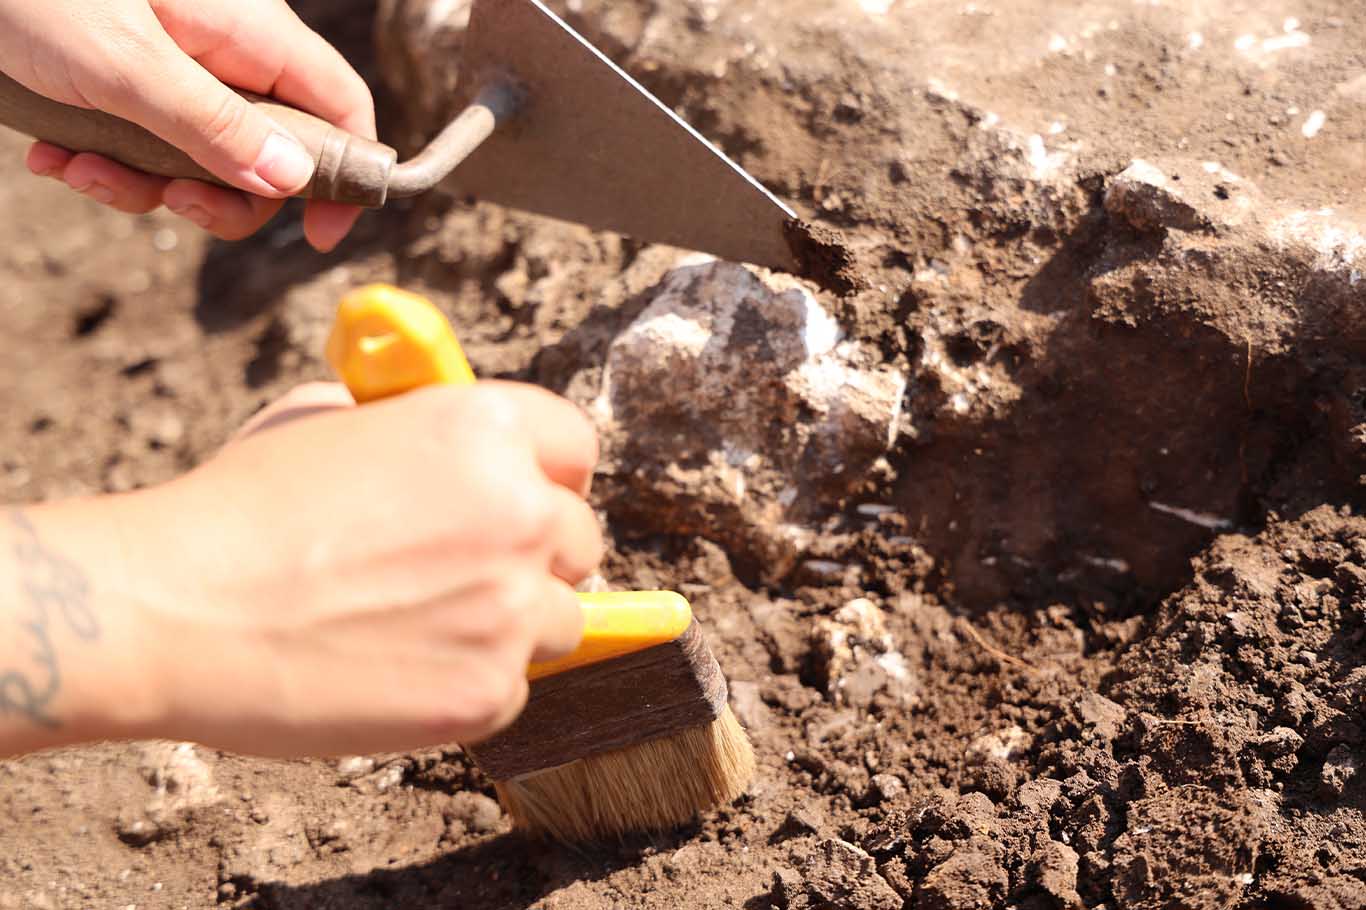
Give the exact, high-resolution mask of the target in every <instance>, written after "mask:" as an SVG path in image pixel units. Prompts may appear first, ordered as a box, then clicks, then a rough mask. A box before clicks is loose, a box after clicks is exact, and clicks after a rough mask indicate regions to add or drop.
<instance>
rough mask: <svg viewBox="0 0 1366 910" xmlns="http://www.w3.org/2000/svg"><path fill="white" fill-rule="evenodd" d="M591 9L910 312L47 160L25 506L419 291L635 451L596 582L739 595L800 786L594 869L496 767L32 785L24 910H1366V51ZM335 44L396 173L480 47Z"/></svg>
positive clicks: (1195, 12)
mask: <svg viewBox="0 0 1366 910" xmlns="http://www.w3.org/2000/svg"><path fill="white" fill-rule="evenodd" d="M550 5H551V6H553V7H554V8H555V9H557V10H558V11H559V12H560V13H562V14H564V15H565V16H566V17H567V18H568V19H569V21H570V22H571V23H572V24H573V25H574V26H575V27H576V28H578V29H580V30H581V31H582V32H583V33H584V34H585V35H587V36H588V37H589V38H590V39H591V40H593V41H594V42H595V43H596V44H598V45H599V46H600V47H601V48H602V49H603V50H604V51H605V52H606V53H607V54H609V55H610V56H611V57H612V58H613V59H614V60H616V61H617V62H618V63H620V64H621V65H622V66H623V67H625V68H626V69H627V70H628V71H629V72H631V73H632V74H634V75H635V76H636V77H637V78H639V79H640V80H641V81H642V82H643V83H644V84H645V85H647V86H648V87H649V88H650V89H651V90H652V91H654V92H655V93H656V94H657V95H658V96H659V97H660V98H661V99H662V100H663V101H664V102H665V103H667V104H669V105H670V106H672V107H674V108H675V109H676V110H677V111H679V112H680V113H681V114H682V115H683V116H685V117H686V118H687V119H688V120H689V121H690V122H692V123H694V124H695V125H696V126H697V127H698V129H699V130H701V131H702V132H703V133H704V134H705V135H706V136H708V137H709V138H710V139H712V140H713V141H714V142H716V143H717V144H718V145H719V146H720V147H722V148H723V149H724V150H725V151H727V152H728V153H729V154H730V155H732V156H733V157H734V158H735V159H736V160H737V161H738V162H739V163H741V164H742V165H743V166H744V167H746V168H747V169H749V170H750V171H751V172H752V173H753V174H754V175H755V176H756V177H758V178H759V179H760V180H762V181H763V182H764V183H766V184H767V185H768V186H769V187H771V188H772V189H773V190H774V191H775V192H776V193H777V194H778V195H780V196H781V197H783V198H784V199H786V200H789V201H790V202H791V204H792V205H793V206H794V208H796V209H797V210H798V211H799V213H800V214H801V215H802V216H803V217H804V218H807V219H809V220H811V221H813V222H815V223H817V224H819V225H822V226H824V227H828V228H832V229H836V230H839V231H841V232H843V233H844V235H845V236H846V237H847V238H848V240H849V242H850V245H851V246H852V248H853V249H854V251H855V253H856V256H857V260H858V267H859V271H860V273H861V275H862V277H863V278H864V287H863V288H862V289H861V290H860V291H858V292H857V293H855V294H853V295H850V296H847V297H837V296H833V295H831V294H828V293H824V292H819V291H817V290H816V289H814V288H811V287H807V286H804V285H802V284H800V283H799V282H796V281H794V280H792V279H789V278H785V277H783V276H774V275H770V274H764V273H757V272H754V271H752V270H748V269H744V268H741V267H739V266H734V265H727V264H721V263H713V262H706V261H704V260H701V259H698V258H697V257H695V256H689V255H688V254H687V253H686V252H685V251H678V250H671V249H666V248H662V247H658V246H650V245H647V244H644V243H641V242H637V241H634V240H630V239H625V238H621V237H618V236H614V235H610V234H595V233H591V232H589V231H587V230H585V229H582V228H577V227H573V226H568V225H564V224H560V223H555V222H550V221H547V220H543V219H539V218H536V217H534V216H529V215H524V214H519V213H513V212H509V211H505V210H501V209H498V208H496V207H493V206H490V205H486V204H481V203H478V202H477V201H476V200H471V199H467V198H460V197H457V196H456V195H454V194H452V193H435V194H432V195H431V196H429V197H426V198H423V199H421V200H418V201H416V202H414V203H411V204H403V205H396V206H393V207H391V208H390V209H388V210H386V211H384V212H382V213H377V214H374V215H371V216H369V217H368V218H367V219H366V220H365V221H364V222H363V224H362V226H361V228H360V229H359V230H358V232H357V234H356V235H355V236H354V237H353V238H352V239H351V240H349V241H348V242H347V244H346V245H344V246H343V248H342V249H340V250H339V251H338V252H337V253H335V254H333V255H331V256H327V257H320V256H316V255H314V254H312V253H310V252H308V251H307V249H306V246H305V244H304V242H303V240H302V236H301V233H300V231H299V229H298V227H297V221H296V220H295V213H293V212H291V213H290V216H289V217H286V218H281V219H280V220H279V221H278V222H277V223H275V224H274V225H272V226H271V227H270V229H269V230H268V231H267V232H265V233H264V234H263V235H262V236H260V237H258V238H256V239H254V240H252V241H250V242H247V243H244V244H239V245H226V244H219V243H214V242H210V241H208V240H207V239H206V238H205V237H203V236H202V235H199V234H197V233H195V232H194V231H193V230H191V229H187V228H186V227H185V226H184V225H183V224H181V223H178V222H175V221H173V220H172V219H171V218H170V217H169V216H166V215H161V214H157V215H151V216H147V217H143V218H137V219H129V218H125V217H123V216H117V215H113V214H109V213H105V212H102V211H99V210H97V209H95V208H94V207H92V206H90V205H89V204H87V203H86V202H85V201H84V200H81V199H79V198H76V197H70V196H67V195H66V194H64V193H62V192H59V191H58V190H57V189H55V188H53V187H49V186H47V185H45V184H42V183H40V182H38V181H35V180H30V179H28V178H27V177H26V176H25V175H24V172H23V169H22V162H21V154H20V153H21V150H22V147H23V143H22V141H21V140H20V139H18V138H17V137H13V136H9V135H6V136H5V137H4V138H3V142H0V144H2V145H3V152H4V154H3V155H0V168H2V169H3V173H4V176H5V177H7V178H8V179H6V180H5V181H4V182H3V184H0V193H3V195H4V200H5V205H4V211H5V213H6V216H7V217H5V218H4V219H0V232H3V233H0V240H3V242H0V274H2V275H3V285H2V287H3V292H0V324H3V325H4V327H5V332H4V336H3V342H0V344H3V356H2V357H0V400H2V401H3V402H4V407H3V408H0V434H2V435H3V439H4V445H3V447H0V495H3V497H4V499H5V500H6V501H8V502H30V501H36V500H41V499H49V498H56V497H62V496H69V495H74V494H78V493H88V492H93V491H100V490H124V489H130V488H133V487H136V486H140V485H146V484H155V483H158V482H161V481H164V480H166V479H168V478H170V477H172V476H175V475H176V474H178V473H180V472H182V471H184V470H186V469H187V468H189V467H191V466H193V465H194V464H196V463H198V462H199V461H201V460H202V459H204V458H206V457H209V456H211V455H212V454H213V452H214V451H215V450H216V449H217V448H218V447H219V446H221V445H222V443H223V442H224V440H225V439H226V438H227V437H228V435H229V434H230V433H231V432H232V431H233V429H234V428H235V427H236V426H238V425H239V424H240V423H241V422H242V421H243V420H245V419H246V418H247V417H248V416H250V415H251V414H252V413H253V412H254V411H255V410H256V409H258V408H259V407H260V406H261V405H263V404H264V403H265V402H267V401H269V400H271V399H272V398H274V397H277V396H278V395H280V394H282V393H283V392H284V391H286V390H287V389H288V388H290V387H291V386H293V385H295V384H297V383H299V382H301V381H305V380H309V379H316V378H325V377H326V375H327V371H326V368H325V366H324V364H323V363H322V361H321V357H320V355H321V347H322V340H323V338H324V337H325V334H326V332H327V329H328V325H329V319H330V316H331V312H332V308H333V307H334V305H335V302H336V300H337V298H338V296H339V295H340V294H341V293H343V292H345V291H346V290H348V289H350V288H352V287H354V286H356V285H357V284H359V283H361V282H365V281H370V280H385V281H392V282H397V283H400V284H402V285H404V286H405V287H408V288H411V289H414V290H418V291H421V292H423V293H426V294H428V295H430V296H431V297H432V298H433V299H434V300H436V301H437V302H438V303H439V304H440V305H441V306H442V308H443V309H444V310H445V311H446V312H447V313H448V314H449V315H450V316H451V318H452V319H453V320H454V322H455V324H456V325H457V327H458V328H459V331H460V333H461V334H462V337H463V338H464V340H465V341H466V343H467V347H468V349H469V353H470V356H471V359H472V361H473V363H474V366H475V368H476V370H477V371H478V372H480V373H481V374H482V375H486V376H503V377H509V378H516V379H524V380H528V381H533V382H537V383H540V384H543V385H546V386H548V387H550V388H552V389H555V390H557V391H560V392H563V393H564V394H566V395H569V396H570V397H571V398H573V399H574V400H576V401H578V402H579V403H581V404H582V405H584V406H585V407H586V408H587V409H589V411H590V413H592V414H593V415H594V416H595V418H596V419H598V420H599V422H600V424H601V426H602V429H603V434H604V440H605V442H606V445H605V458H604V463H603V466H602V469H601V471H600V474H599V477H598V483H597V487H596V493H595V497H596V500H597V501H596V504H597V505H598V506H599V507H600V508H601V509H602V511H603V515H604V518H605V520H606V522H607V524H608V527H609V530H610V537H611V540H612V547H611V552H610V555H609V558H608V561H607V564H606V566H605V569H604V575H605V577H606V579H607V581H608V582H609V583H611V584H612V585H619V586H623V587H625V586H632V587H656V586H665V587H672V588H675V589H677V590H681V591H683V592H684V593H686V594H687V595H688V596H689V597H690V598H692V600H693V601H694V603H695V605H696V607H697V610H698V612H699V614H700V615H701V617H702V618H703V619H704V620H705V622H706V624H707V628H708V632H709V636H710V639H711V642H712V644H713V648H714V650H715V651H716V653H717V656H718V658H719V660H720V662H721V664H722V666H723V668H724V670H725V671H726V673H727V675H728V677H729V679H730V680H731V683H732V685H731V700H732V704H733V706H734V708H735V710H736V712H737V714H738V715H739V716H740V718H741V719H742V721H743V722H744V723H745V724H746V725H747V726H748V727H749V729H750V731H751V734H752V736H753V739H754V742H755V745H756V748H757V750H758V753H759V761H760V772H759V775H758V777H757V779H756V781H755V783H754V785H753V786H752V788H751V789H750V791H749V792H748V793H747V794H746V795H745V796H744V797H743V798H742V799H741V800H739V801H738V802H737V803H736V804H735V805H734V806H732V807H729V808H726V809H724V810H721V811H717V812H714V813H711V814H708V815H706V816H705V817H703V818H701V819H699V820H698V822H697V823H696V824H694V825H692V826H690V827H687V828H685V829H683V830H680V831H677V832H673V833H670V834H668V835H661V836H658V837H653V838H641V839H635V840H630V841H628V842H626V843H623V844H617V845H605V846H599V847H594V848H590V849H585V850H581V851H569V850H565V849H560V848H556V847H553V846H548V845H543V844H533V843H529V842H526V841H524V840H522V839H520V838H519V837H517V836H516V835H514V834H511V833H510V832H509V830H508V824H507V822H506V820H505V819H504V817H503V816H502V813H501V812H500V810H499V809H498V807H497V804H496V803H495V802H494V801H492V800H491V799H490V796H491V792H492V791H491V788H490V787H489V785H488V782H487V781H486V780H484V779H483V778H482V776H481V775H480V774H479V772H478V771H477V770H476V769H475V768H473V767H472V766H471V764H470V763H469V762H468V761H467V760H466V759H465V758H464V756H463V754H462V753H461V751H460V749H459V748H458V747H457V746H451V747H449V748H444V749H437V750H431V751H428V752H423V753H419V754H411V755H383V756H369V757H355V758H351V759H347V760H345V761H342V762H333V761H329V762H323V761H297V762H266V761H261V760H256V759H251V758H245V757H240V756H234V755H227V754H220V753H215V752H212V751H210V750H207V749H203V748H200V747H195V746H192V745H188V744H175V743H146V744H108V745H101V746H96V747H90V748H83V749H77V750H70V751H64V752H60V753H54V754H46V755H39V756H32V757H27V758H22V759H17V760H13V761H8V762H3V763H0V820H2V821H0V908H30V907H31V908H106V907H108V908H128V907H137V908H168V910H169V908H200V907H215V906H223V907H251V908H262V910H378V908H389V907H404V908H416V910H436V908H454V907H460V908H474V907H480V908H514V907H515V908H523V907H535V908H545V910H548V908H562V910H609V908H612V910H616V908H621V910H625V908H632V910H634V908H672V907H680V906H689V907H718V908H719V907H735V908H746V910H764V908H791V910H798V908H812V910H814V908H835V910H855V908H858V910H862V908H869V910H883V908H886V910H896V908H903V907H904V908H917V910H919V908H924V910H950V908H951V910H968V908H990V907H1000V908H1005V907H1014V908H1021V910H1024V908H1030V910H1043V908H1061V907H1068V908H1071V907H1087V908H1101V907H1105V908H1110V910H1157V908H1210V910H1215V908H1218V910H1223V908H1253V907H1258V908H1260V907H1271V908H1283V910H1301V908H1315V910H1319V908H1322V910H1345V908H1353V907H1363V906H1366V775H1361V774H1359V773H1358V771H1359V768H1360V766H1361V765H1362V763H1363V762H1366V640H1364V639H1366V518H1363V517H1362V514H1361V509H1362V507H1363V505H1366V496H1364V495H1363V482H1364V481H1363V477H1364V476H1366V281H1363V276H1366V235H1364V234H1363V227H1362V225H1363V224H1366V201H1364V200H1366V197H1363V195H1362V187H1363V186H1364V185H1366V17H1364V16H1363V15H1362V10H1361V9H1360V7H1359V5H1358V4H1356V3H1355V2H1353V0H1269V2H1251V0H1199V2H1181V3H1178V2H1162V0H1143V2H1129V0H1069V2H1065V3H1056V2H1047V0H1011V2H1007V0H977V2H971V3H968V2H964V0H953V2H941V0H858V2H856V0H833V2H832V0H787V2H784V3H781V4H780V3H767V2H763V0H729V2H721V0H618V2H607V0H559V2H553V3H551V4H550ZM296 6H297V7H298V8H299V9H300V11H301V12H302V13H303V14H304V15H305V16H306V17H308V18H309V19H310V21H312V22H314V23H315V24H316V25H317V26H318V27H319V28H320V29H322V30H323V31H324V32H325V33H326V34H327V35H328V36H329V37H331V38H332V39H333V40H334V41H336V42H337V43H338V44H339V46H341V47H342V48H343V49H344V50H345V52H346V53H347V54H348V56H350V57H351V58H352V59H353V60H354V61H356V62H357V64H358V66H360V67H361V69H362V71H363V73H364V75H366V77H367V78H368V79H370V81H371V83H372V84H373V85H374V86H375V87H376V89H377V91H378V92H379V96H380V99H381V100H380V104H381V121H382V124H383V131H384V134H385V135H386V137H387V138H389V140H390V141H392V142H394V143H396V144H398V145H400V146H402V147H404V148H405V149H412V148H414V147H416V145H418V144H419V143H420V142H421V141H422V139H423V138H425V137H426V136H428V135H430V134H431V133H432V132H433V131H434V130H435V128H436V127H437V126H438V125H439V124H440V123H441V121H442V120H443V119H444V117H445V116H447V115H448V114H449V113H450V111H449V110H448V106H449V99H450V93H451V89H452V88H453V76H452V73H453V72H454V66H453V64H452V61H453V60H454V59H455V58H456V55H458V53H459V48H460V44H461V35H462V31H461V29H462V21H461V14H462V10H463V9H464V4H463V3H461V2H458V0H457V2H439V0H384V2H381V3H380V4H379V6H380V9H375V8H374V6H373V5H370V4H367V3H364V2H347V3H322V2H312V0H309V2H299V3H297V4H296ZM695 189H696V188H689V187H683V188H680V192H688V191H694V190H695ZM657 204H659V205H661V206H667V205H668V204H669V200H668V199H660V200H657ZM680 326H682V328H680ZM698 339H701V340H700V341H699V340H698ZM666 355H667V356H668V357H669V358H670V359H669V362H670V363H672V364H675V365H679V367H678V368H679V369H680V370H681V371H682V372H681V373H680V374H679V375H681V376H684V377H686V379H687V382H681V381H680V382H678V383H676V384H675V385H674V386H673V387H667V385H666V386H665V387H661V384H660V383H659V382H657V381H654V379H657V374H656V373H655V372H652V371H657V369H658V364H659V363H660V362H661V358H664V357H665V356H666ZM652 377H654V378H652ZM651 390H655V394H654V395H649V394H645V393H646V392H649V391H651ZM774 415H781V419H780V420H775V419H773V418H774ZM680 439H682V440H684V441H682V442H680Z"/></svg>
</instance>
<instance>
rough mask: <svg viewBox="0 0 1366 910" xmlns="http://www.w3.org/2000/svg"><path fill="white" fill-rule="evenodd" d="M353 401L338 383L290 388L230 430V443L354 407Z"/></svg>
mask: <svg viewBox="0 0 1366 910" xmlns="http://www.w3.org/2000/svg"><path fill="white" fill-rule="evenodd" d="M355 404H356V402H355V399H353V398H352V397H351V393H350V392H348V391H347V390H346V386H344V385H342V384H340V383H336V382H310V383H307V384H306V385H301V386H298V387H297V388H294V389H292V390H290V391H289V392H288V393H286V394H285V395H284V397H282V398H280V399H278V400H277V401H275V402H273V403H272V404H270V405H267V406H266V407H265V408H263V409H262V410H260V411H258V412H257V413H256V414H255V416H253V417H252V418H251V419H250V420H248V421H247V422H246V423H244V424H243V425H242V426H241V428H240V429H238V431H237V432H236V433H234V434H233V436H232V439H230V440H229V444H231V443H236V442H241V441H242V440H244V439H246V438H248V437H250V436H255V435H256V434H257V433H263V432H265V431H266V430H269V429H272V428H274V427H278V426H281V425H282V424H286V423H292V422H293V421H295V420H303V419H304V418H307V417H312V416H315V415H318V414H326V413H330V412H332V411H337V410H341V409H343V408H350V407H354V406H355Z"/></svg>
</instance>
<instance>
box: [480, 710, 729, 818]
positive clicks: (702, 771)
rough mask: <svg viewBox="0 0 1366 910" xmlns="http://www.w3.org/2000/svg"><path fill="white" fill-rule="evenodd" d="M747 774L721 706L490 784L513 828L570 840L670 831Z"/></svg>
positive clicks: (719, 801) (723, 797)
mask: <svg viewBox="0 0 1366 910" xmlns="http://www.w3.org/2000/svg"><path fill="white" fill-rule="evenodd" d="M753 776H754V749H753V747H751V746H750V742H749V737H748V736H747V735H746V734H745V731H744V728H743V727H741V726H740V722H739V721H738V720H736V719H735V715H734V714H733V713H732V712H731V710H730V708H726V709H725V710H724V711H722V713H721V716H720V717H718V718H717V719H716V720H715V721H713V722H712V723H710V724H704V725H703V726H700V727H693V728H691V729H688V730H684V731H682V732H680V733H675V734H673V735H670V736H664V737H660V738H659V739H653V740H649V741H647V742H643V743H638V744H636V745H634V746H628V747H627V748H624V749H618V750H616V751H613V752H604V753H602V754H599V755H593V756H590V757H588V758H585V759H581V760H580V761H576V762H571V763H570V764H567V765H562V766H560V767H558V768H552V769H551V770H549V771H541V772H539V773H536V774H529V775H527V776H526V777H521V778H518V779H516V780H508V781H496V782H495V786H496V787H497V790H498V797H499V799H501V800H502V803H503V807H504V808H505V809H507V812H508V814H509V815H511V816H512V821H513V824H514V825H516V826H517V827H518V828H520V829H522V830H525V831H527V832H528V833H531V834H537V835H542V836H548V837H552V838H555V839H556V840H560V841H566V842H574V841H588V840H603V839H611V838H616V837H620V836H622V835H624V834H630V833H636V832H651V831H664V830H667V829H669V828H674V827H677V826H678V825H681V824H683V823H684V822H687V821H690V820H691V819H693V818H694V817H696V815H697V814H698V813H699V812H702V811H705V810H707V809H711V808H714V807H716V806H720V805H724V804H725V803H729V802H731V801H733V800H734V799H735V798H736V797H738V796H739V795H740V794H741V793H743V792H744V791H745V788H746V787H747V786H749V782H750V780H751V778H753Z"/></svg>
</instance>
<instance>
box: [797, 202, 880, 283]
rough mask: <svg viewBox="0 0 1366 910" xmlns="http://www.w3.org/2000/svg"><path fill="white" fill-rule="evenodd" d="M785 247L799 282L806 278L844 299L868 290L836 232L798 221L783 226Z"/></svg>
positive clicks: (855, 262) (850, 253)
mask: <svg viewBox="0 0 1366 910" xmlns="http://www.w3.org/2000/svg"><path fill="white" fill-rule="evenodd" d="M783 233H784V234H785V235H786V236H787V245H788V247H790V248H791V250H792V255H793V257H795V258H796V260H797V264H798V272H797V274H798V275H800V276H801V277H802V278H809V279H810V280H812V281H814V282H816V284H818V285H820V286H821V287H822V288H824V289H825V290H827V291H833V292H834V293H836V294H839V295H841V296H844V297H848V296H850V295H853V294H856V293H858V292H859V291H861V290H863V289H864V288H866V287H867V281H866V280H865V279H864V278H863V277H862V276H861V275H860V274H859V271H858V263H857V261H856V260H855V258H854V254H853V253H852V252H851V251H850V249H849V247H848V246H846V245H845V244H846V242H845V240H844V238H843V237H841V236H840V235H839V233H838V232H837V231H833V230H831V229H830V228H827V227H823V226H821V225H816V224H810V223H808V222H805V221H801V220H794V221H789V222H788V223H787V224H785V225H784V226H783Z"/></svg>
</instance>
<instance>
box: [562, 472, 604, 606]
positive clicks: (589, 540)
mask: <svg viewBox="0 0 1366 910" xmlns="http://www.w3.org/2000/svg"><path fill="white" fill-rule="evenodd" d="M551 495H552V496H553V497H554V499H555V528H554V531H553V532H552V537H551V541H552V546H553V552H552V556H551V571H552V572H553V573H554V574H555V576H556V577H557V578H559V579H561V580H562V581H565V582H567V583H568V584H570V585H576V584H578V583H579V582H581V581H583V580H584V579H585V578H587V577H588V576H589V575H592V574H593V573H594V572H596V571H597V568H598V564H599V563H601V562H602V552H603V542H602V526H601V525H600V524H599V523H598V516H597V515H596V514H594V512H593V509H592V507H591V506H589V505H588V503H586V502H584V501H583V499H581V498H580V497H579V496H578V495H577V494H575V493H572V492H570V491H569V490H567V489H565V488H564V487H552V488H551Z"/></svg>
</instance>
